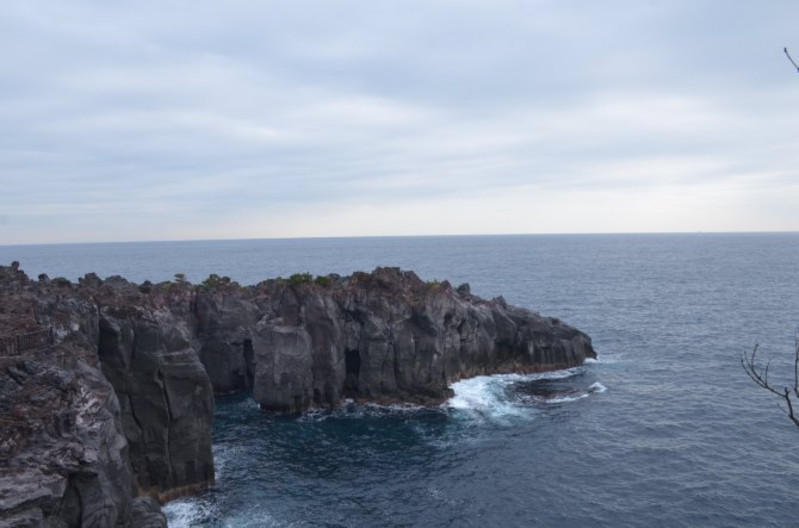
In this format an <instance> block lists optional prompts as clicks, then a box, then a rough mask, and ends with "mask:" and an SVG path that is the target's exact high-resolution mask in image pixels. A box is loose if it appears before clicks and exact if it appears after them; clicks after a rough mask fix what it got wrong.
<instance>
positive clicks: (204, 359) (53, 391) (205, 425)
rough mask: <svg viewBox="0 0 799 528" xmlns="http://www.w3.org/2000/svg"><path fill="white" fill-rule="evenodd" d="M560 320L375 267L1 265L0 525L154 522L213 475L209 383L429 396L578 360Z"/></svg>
mask: <svg viewBox="0 0 799 528" xmlns="http://www.w3.org/2000/svg"><path fill="white" fill-rule="evenodd" d="M595 356H596V354H595V352H594V350H593V348H592V346H591V339H590V338H589V337H588V336H587V335H585V334H584V333H582V332H580V331H579V330H576V329H575V328H572V327H571V326H568V325H566V324H564V323H562V322H561V321H559V320H557V319H555V318H550V317H544V316H541V315H539V314H538V313H536V312H533V311H530V310H526V309H522V308H516V307H513V306H509V305H508V304H507V303H506V302H505V301H504V300H503V299H502V298H501V297H498V298H495V299H492V300H485V299H481V298H479V297H477V296H475V295H473V294H472V293H471V292H470V289H469V286H468V285H466V284H463V285H461V286H458V287H457V288H455V287H453V286H452V285H450V284H449V283H448V282H447V281H443V282H438V281H432V282H426V281H423V280H421V279H420V278H419V277H417V275H416V274H415V273H413V272H411V271H402V270H400V269H398V268H378V269H376V270H374V271H373V272H372V273H353V274H352V275H350V276H346V277H341V276H338V275H328V276H319V277H313V276H311V275H309V274H296V275H292V276H291V277H289V278H287V279H280V278H278V279H271V280H266V281H264V282H261V283H259V284H257V285H254V286H246V287H245V286H240V285H239V284H237V283H236V282H234V281H232V280H231V279H229V278H227V277H218V276H216V275H211V276H210V277H208V279H206V280H205V281H204V282H203V283H201V284H197V285H193V284H191V283H189V282H188V281H186V280H185V279H184V278H183V277H182V276H177V277H176V280H174V281H168V282H162V283H159V284H154V283H150V282H144V283H142V284H134V283H131V282H128V281H127V280H125V279H123V278H122V277H118V276H115V277H108V278H106V279H101V278H99V277H98V276H96V275H95V274H92V273H90V274H87V275H85V276H84V277H83V278H82V279H80V280H79V281H78V282H77V283H74V282H71V281H69V280H67V279H64V278H53V279H50V278H49V277H47V276H46V275H40V276H39V277H38V279H31V278H29V277H28V276H27V275H26V274H25V273H24V272H23V271H21V270H20V269H19V265H18V264H17V263H13V264H12V265H11V266H0V525H2V526H14V527H34V526H42V527H78V526H84V527H87V526H103V527H105V526H108V527H112V526H117V527H160V526H166V519H165V518H164V516H163V515H162V513H161V511H160V504H159V501H160V502H163V501H165V500H169V499H170V498H172V497H175V496H178V495H182V494H187V493H193V492H196V491H198V490H201V489H203V488H206V487H208V486H211V485H212V484H213V482H214V460H213V455H212V451H211V428H212V420H213V410H214V395H215V394H225V393H234V392H248V393H251V394H252V397H253V398H254V399H255V401H256V402H258V404H260V406H261V408H262V409H264V411H267V412H278V413H287V414H296V413H301V412H303V411H305V410H306V409H309V408H314V407H316V408H334V407H336V406H338V405H340V404H341V403H342V402H343V401H345V400H346V399H352V400H355V401H364V402H377V403H394V402H410V403H416V404H421V405H438V404H441V403H442V402H444V401H446V400H447V398H449V397H450V396H451V394H452V393H451V389H450V388H449V386H450V385H451V384H452V383H453V382H455V381H457V380H459V379H462V378H467V377H471V376H476V375H481V374H495V373H509V372H537V371H544V370H554V369H562V368H568V367H573V366H577V365H580V364H582V363H583V361H584V360H585V359H586V358H592V357H595Z"/></svg>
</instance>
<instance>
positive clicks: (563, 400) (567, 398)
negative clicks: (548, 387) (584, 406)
mask: <svg viewBox="0 0 799 528" xmlns="http://www.w3.org/2000/svg"><path fill="white" fill-rule="evenodd" d="M588 394H589V393H587V392H584V393H582V394H576V395H574V396H558V397H556V398H548V399H547V403H570V402H573V401H577V400H582V399H583V398H587V397H588Z"/></svg>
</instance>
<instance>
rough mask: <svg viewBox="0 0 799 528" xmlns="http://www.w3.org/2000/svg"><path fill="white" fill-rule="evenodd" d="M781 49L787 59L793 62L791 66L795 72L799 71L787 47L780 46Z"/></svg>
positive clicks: (798, 66)
mask: <svg viewBox="0 0 799 528" xmlns="http://www.w3.org/2000/svg"><path fill="white" fill-rule="evenodd" d="M782 51H784V52H785V55H786V56H787V57H788V60H789V61H791V64H793V67H794V68H796V71H797V72H799V65H797V64H796V61H795V60H793V57H791V54H790V53H788V48H782Z"/></svg>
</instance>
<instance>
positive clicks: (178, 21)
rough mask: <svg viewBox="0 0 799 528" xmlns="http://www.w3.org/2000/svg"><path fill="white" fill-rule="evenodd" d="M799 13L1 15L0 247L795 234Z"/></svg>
mask: <svg viewBox="0 0 799 528" xmlns="http://www.w3.org/2000/svg"><path fill="white" fill-rule="evenodd" d="M797 15H799V4H796V2H792V1H780V0H778V1H775V2H770V3H768V4H748V5H744V6H738V5H735V6H733V5H732V4H730V3H729V2H721V1H702V2H696V1H679V0H675V1H668V2H665V1H664V2H658V1H650V2H641V1H622V0H617V1H613V2H603V3H602V5H601V6H600V5H598V4H597V5H591V4H589V5H586V3H585V2H569V1H530V2H518V1H510V0H501V1H492V2H488V1H458V2H455V1H454V0H452V1H447V0H439V1H425V2H421V1H419V2H416V1H407V0H405V1H402V2H399V1H397V2H393V1H386V2H365V1H349V2H323V1H298V2H291V3H287V2H261V1H249V2H248V1H239V2H231V3H226V4H225V5H222V4H220V3H219V2H210V1H204V0H203V1H191V2H190V1H182V2H168V3H164V2H154V1H152V2H147V1H141V2H115V3H110V4H107V5H106V4H102V3H97V2H91V1H88V0H87V1H75V2H70V3H53V2H43V1H36V0H25V1H21V0H20V1H9V2H4V3H3V5H2V6H0V44H2V46H3V49H4V50H6V53H4V54H2V57H0V67H2V70H3V72H4V74H3V78H2V82H0V95H2V98H3V101H4V104H3V105H2V107H0V134H1V135H2V137H3V138H4V139H3V141H2V142H0V151H1V152H0V153H1V154H2V155H0V184H2V187H3V189H4V190H3V192H2V193H0V244H13V243H30V242H64V241H112V240H154V239H181V238H251V237H280V236H337V235H350V236H358V235H393V234H454V233H524V232H531V233H535V232H583V233H585V232H644V231H700V230H703V231H758V230H799V215H797V214H796V213H795V205H794V204H795V201H796V199H797V198H799V170H797V164H796V162H795V158H796V154H795V153H796V152H797V150H798V149H797V146H799V145H798V143H799V139H798V138H799V133H798V132H799V130H797V124H796V123H797V122H799V120H797V119H796V110H795V109H797V108H799V75H798V74H797V73H796V72H795V71H791V68H792V67H791V65H790V63H788V61H787V59H786V58H785V57H784V55H783V54H782V47H783V46H788V47H789V48H791V47H793V48H795V49H796V51H797V54H799V33H797V32H796V28H795V25H794V24H793V22H794V21H795V20H796V19H797ZM791 39H793V40H791Z"/></svg>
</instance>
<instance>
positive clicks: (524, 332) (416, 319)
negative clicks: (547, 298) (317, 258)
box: [253, 268, 596, 412]
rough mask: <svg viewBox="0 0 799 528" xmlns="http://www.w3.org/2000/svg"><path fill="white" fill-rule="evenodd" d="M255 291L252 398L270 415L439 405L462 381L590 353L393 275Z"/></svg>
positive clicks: (545, 330) (529, 324)
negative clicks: (257, 313)
mask: <svg viewBox="0 0 799 528" xmlns="http://www.w3.org/2000/svg"><path fill="white" fill-rule="evenodd" d="M259 289H260V292H261V294H262V296H263V297H264V298H269V299H271V302H270V303H269V304H268V305H267V306H266V310H265V311H264V314H263V316H262V317H261V319H260V321H259V322H258V324H257V326H256V328H255V330H254V333H253V335H254V337H253V346H254V353H255V362H254V363H255V373H254V382H253V392H254V398H255V400H256V401H258V402H259V403H260V404H261V405H262V406H263V407H264V408H267V409H271V410H277V411H284V412H299V411H302V410H303V409H305V408H307V407H309V406H314V405H317V406H319V405H321V406H329V405H336V404H338V403H339V402H340V401H341V399H342V398H344V397H352V398H358V399H364V400H369V401H385V402H395V401H406V402H417V403H428V404H429V403H439V402H441V401H443V400H444V399H446V398H447V397H449V396H450V395H451V391H450V389H449V388H448V387H449V385H450V384H451V383H452V382H454V381H457V380H459V379H461V378H464V377H470V376H475V375H479V374H492V373H500V372H535V371H540V370H552V369H559V368H568V367H572V366H575V365H579V364H581V363H582V362H583V361H584V360H585V359H586V358H588V357H595V356H596V354H595V352H594V350H593V348H592V346H591V340H590V338H589V337H588V336H586V335H585V334H583V333H582V332H580V331H578V330H576V329H574V328H572V327H570V326H568V325H565V324H562V323H561V322H560V321H558V320H556V319H551V318H545V317H541V316H539V315H538V314H536V313H534V312H531V311H529V310H523V309H520V308H514V307H509V306H508V305H507V304H506V303H505V302H504V301H503V300H502V299H501V298H500V299H496V300H492V301H486V300H483V299H480V298H478V297H475V296H473V295H471V293H470V292H469V288H468V286H467V285H464V286H462V287H461V288H459V289H457V290H456V289H454V288H452V287H451V286H450V285H449V283H447V282H446V281H445V282H441V283H438V282H434V283H426V282H423V281H422V280H420V279H419V278H418V277H417V276H416V274H414V273H413V272H403V271H401V270H399V269H397V268H379V269H377V270H375V272H373V273H371V274H366V273H356V274H354V275H353V276H351V277H347V278H344V279H336V280H331V281H330V282H329V284H325V285H320V284H316V283H311V282H308V281H306V282H304V283H301V284H295V285H290V284H288V283H285V282H280V281H271V282H268V283H265V284H262V285H259Z"/></svg>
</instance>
